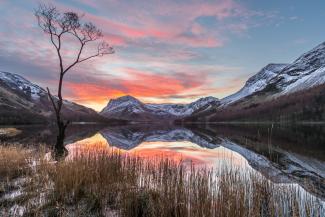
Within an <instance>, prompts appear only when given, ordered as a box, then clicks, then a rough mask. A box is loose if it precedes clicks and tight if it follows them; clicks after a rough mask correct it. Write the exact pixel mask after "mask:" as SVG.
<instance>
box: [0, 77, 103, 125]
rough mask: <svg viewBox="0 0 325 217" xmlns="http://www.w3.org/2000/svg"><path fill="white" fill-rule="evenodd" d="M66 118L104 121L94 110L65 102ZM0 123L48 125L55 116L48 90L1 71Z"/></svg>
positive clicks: (64, 111)
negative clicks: (39, 123) (45, 123)
mask: <svg viewBox="0 0 325 217" xmlns="http://www.w3.org/2000/svg"><path fill="white" fill-rule="evenodd" d="M62 112H63V115H64V116H65V117H66V118H69V119H70V120H73V121H86V120H87V121H88V120H89V121H90V120H99V119H103V118H102V117H100V116H99V115H98V114H97V113H96V112H95V111H94V110H92V109H89V108H86V107H84V106H81V105H78V104H76V103H73V102H70V101H67V100H64V105H63V110H62ZM0 114H1V116H2V118H1V119H0V122H4V123H8V122H10V123H11V122H13V123H29V122H31V123H34V122H44V121H46V120H48V118H49V117H51V116H53V108H52V104H51V102H50V101H49V99H48V95H47V92H46V90H45V89H43V88H42V87H40V86H38V85H36V84H33V83H32V82H30V81H28V80H27V79H25V78H24V77H22V76H20V75H17V74H13V73H10V72H3V71H0Z"/></svg>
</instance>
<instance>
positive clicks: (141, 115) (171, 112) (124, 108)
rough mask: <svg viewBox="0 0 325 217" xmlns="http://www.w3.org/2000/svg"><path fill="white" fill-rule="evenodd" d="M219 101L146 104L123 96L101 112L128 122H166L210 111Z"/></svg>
mask: <svg viewBox="0 0 325 217" xmlns="http://www.w3.org/2000/svg"><path fill="white" fill-rule="evenodd" d="M219 104H220V101H219V99H217V98H215V97H206V98H201V99H199V100H197V101H195V102H192V103H190V104H145V103H142V102H140V101H139V100H138V99H136V98H134V97H132V96H122V97H119V98H117V99H112V100H110V101H109V102H108V104H107V106H106V107H105V108H104V109H103V110H102V111H101V112H100V114H101V115H103V116H105V117H115V118H120V119H126V120H137V121H140V120H143V121H147V120H153V119H157V118H161V117H163V118H166V120H170V119H175V118H179V117H186V116H189V115H191V114H192V113H193V112H195V111H196V110H198V109H209V108H210V107H211V106H218V105H219Z"/></svg>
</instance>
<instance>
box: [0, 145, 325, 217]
mask: <svg viewBox="0 0 325 217" xmlns="http://www.w3.org/2000/svg"><path fill="white" fill-rule="evenodd" d="M7 149H9V151H8V150H7ZM14 153H15V154H14V156H15V158H17V159H19V161H18V163H13V164H10V165H8V163H7V162H10V160H11V159H12V158H13V154H12V149H10V148H1V149H0V156H1V159H0V162H1V164H0V165H1V166H0V174H1V176H2V183H6V186H7V187H6V189H4V190H3V193H2V195H0V198H1V199H0V204H1V205H0V210H1V211H0V216H2V215H3V216H10V215H18V214H19V213H20V214H23V215H25V216H127V217H128V216H130V217H131V216H132V217H137V216H139V217H140V216H155V217H156V216H157V217H160V216H162V217H170V216H171V217H178V216H179V217H182V216H191V217H199V216H206V217H208V216H230V217H232V216H234V217H235V216H236V217H237V216H238V217H240V216H253V217H254V216H323V215H324V210H323V208H322V207H321V206H322V205H321V202H320V201H318V200H317V199H315V198H313V197H311V196H309V195H307V194H306V193H304V192H302V191H300V190H299V189H298V188H296V187H294V186H288V185H281V184H273V183H272V182H270V181H268V180H267V179H265V178H263V177H262V176H260V175H258V174H256V173H253V172H251V173H242V172H241V171H239V170H238V169H235V168H232V167H230V166H223V167H221V168H219V169H218V170H212V169H202V168H200V169H198V168H195V167H194V166H184V165H183V164H181V163H179V162H175V161H172V160H170V159H150V160H146V159H143V158H138V157H136V156H129V155H125V154H123V155H122V154H121V153H118V152H114V151H107V150H106V149H96V151H95V152H94V151H91V150H88V151H85V149H83V150H82V151H80V152H78V151H75V152H74V154H73V156H70V157H69V159H66V160H65V161H61V162H57V163H53V162H52V163H51V162H48V161H45V160H39V159H42V158H38V160H37V159H36V157H35V156H33V155H31V154H30V151H26V150H24V149H18V148H15V149H14ZM26 153H28V154H26ZM17 156H19V157H17ZM32 159H34V160H37V161H36V162H37V163H35V162H34V163H31V162H33V161H32ZM3 165H5V166H3ZM13 174H14V175H13ZM17 180H19V181H18V184H17ZM10 185H11V186H12V188H11V189H17V188H18V190H19V191H18V193H17V191H15V190H14V191H12V192H16V194H14V193H12V194H11V195H10V194H8V192H10V188H8V186H10ZM15 187H16V188H15ZM5 190H6V191H7V192H4V191H5ZM8 195H9V196H8Z"/></svg>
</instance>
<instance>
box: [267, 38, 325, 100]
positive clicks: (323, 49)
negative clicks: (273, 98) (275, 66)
mask: <svg viewBox="0 0 325 217" xmlns="http://www.w3.org/2000/svg"><path fill="white" fill-rule="evenodd" d="M323 83H325V42H323V43H322V44H320V45H318V46H317V47H315V48H314V49H312V50H311V51H309V52H306V53H304V54H303V55H302V56H300V57H299V58H298V59H297V60H295V61H294V62H293V63H292V64H290V65H288V66H286V67H285V68H284V69H283V70H281V72H280V73H279V75H277V76H276V77H274V78H273V79H272V80H271V81H270V84H273V85H275V86H276V88H278V90H279V92H280V94H287V93H292V92H296V91H299V90H304V89H308V88H310V87H313V86H317V85H320V84H323Z"/></svg>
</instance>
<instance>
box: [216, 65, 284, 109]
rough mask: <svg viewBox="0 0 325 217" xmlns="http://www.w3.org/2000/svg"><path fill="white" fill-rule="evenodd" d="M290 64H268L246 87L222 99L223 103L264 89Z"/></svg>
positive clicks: (234, 100)
mask: <svg viewBox="0 0 325 217" xmlns="http://www.w3.org/2000/svg"><path fill="white" fill-rule="evenodd" d="M286 66H288V64H268V65H267V66H265V67H264V68H263V69H261V71H259V72H258V73H257V74H255V75H254V76H252V77H250V78H249V79H248V80H247V81H246V83H245V85H244V87H243V88H242V89H240V90H239V91H238V92H237V93H234V94H232V95H230V96H227V97H226V98H223V99H222V100H221V104H223V105H227V104H230V103H233V102H236V101H237V100H240V99H242V98H244V97H246V96H249V95H251V94H253V93H256V92H258V91H260V90H262V89H264V88H265V87H266V86H267V85H268V84H269V83H270V81H271V80H272V79H273V78H274V77H276V76H277V75H278V74H279V73H280V72H281V71H282V70H283V69H284V68H285V67H286Z"/></svg>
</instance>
